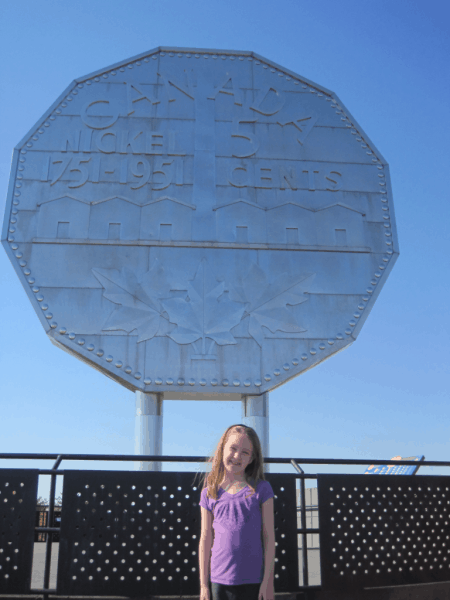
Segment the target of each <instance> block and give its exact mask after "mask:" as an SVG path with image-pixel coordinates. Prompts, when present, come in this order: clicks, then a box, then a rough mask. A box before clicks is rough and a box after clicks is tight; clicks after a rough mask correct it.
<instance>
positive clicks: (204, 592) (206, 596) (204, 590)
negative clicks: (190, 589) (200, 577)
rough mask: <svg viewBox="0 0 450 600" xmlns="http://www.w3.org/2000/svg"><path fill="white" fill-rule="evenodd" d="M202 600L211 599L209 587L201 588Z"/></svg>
mask: <svg viewBox="0 0 450 600" xmlns="http://www.w3.org/2000/svg"><path fill="white" fill-rule="evenodd" d="M200 600H211V594H210V592H209V587H208V586H206V587H203V586H202V587H201V588H200Z"/></svg>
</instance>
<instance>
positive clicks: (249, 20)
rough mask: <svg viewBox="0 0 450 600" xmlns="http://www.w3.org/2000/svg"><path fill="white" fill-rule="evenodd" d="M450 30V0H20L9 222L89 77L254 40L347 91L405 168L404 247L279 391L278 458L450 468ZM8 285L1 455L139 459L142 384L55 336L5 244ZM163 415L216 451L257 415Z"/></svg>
mask: <svg viewBox="0 0 450 600" xmlns="http://www.w3.org/2000/svg"><path fill="white" fill-rule="evenodd" d="M449 24H450V4H449V3H448V2H447V1H446V0H443V1H438V0H431V1H429V0H428V1H424V0H422V1H417V0H395V1H392V0H378V1H377V2H369V1H366V2H362V1H361V0H341V1H340V2H335V1H332V0H307V1H306V0H296V1H294V0H284V1H283V2H273V0H271V1H269V0H258V1H256V0H245V1H242V0H240V1H236V0H226V1H217V0H193V1H191V2H186V0H172V1H171V2H168V1H165V0H162V1H159V2H154V1H153V0H128V2H123V1H121V2H119V1H118V0H94V1H93V0H90V1H87V0H77V1H76V2H60V1H56V0H41V1H40V2H35V0H21V2H2V3H1V7H0V56H1V61H2V62H1V66H0V68H1V72H0V82H1V92H0V93H1V97H0V120H1V121H0V131H1V144H0V209H1V210H0V213H1V215H2V220H3V214H4V205H5V199H6V192H7V186H8V181H9V171H10V162H11V154H12V150H13V148H14V146H15V145H16V144H17V143H18V142H19V141H20V140H21V139H22V137H23V136H24V135H25V134H26V133H27V132H28V131H29V129H30V128H31V127H33V125H34V124H35V122H36V121H37V120H38V119H39V118H40V117H41V116H42V114H43V113H44V112H45V111H46V110H47V108H49V107H50V105H51V104H52V103H53V102H54V101H55V100H56V98H57V97H58V96H59V95H60V94H61V92H62V91H63V90H64V89H65V88H66V87H67V86H68V85H69V83H70V82H71V81H72V80H73V79H75V78H77V77H81V76H83V75H86V74H88V73H91V72H92V71H95V70H97V69H100V68H103V67H107V66H108V65H111V64H113V63H115V62H118V61H121V60H124V59H126V58H128V57H132V56H134V55H136V54H139V53H142V52H145V51H146V50H150V49H152V48H155V47H157V46H180V47H192V48H216V49H236V50H252V51H254V52H257V53H258V54H260V55H262V56H264V57H266V58H269V59H271V60H273V61H274V62H276V63H278V64H280V65H282V66H284V67H286V68H288V69H290V70H292V71H294V72H296V73H298V74H300V75H302V76H304V77H306V78H308V79H310V80H312V81H313V82H316V83H318V84H320V85H322V86H324V87H325V88H328V89H330V90H332V91H334V92H335V93H336V94H337V95H338V97H339V98H340V99H341V100H342V102H343V103H344V105H345V106H346V107H347V108H348V110H349V111H350V113H351V114H352V115H353V117H354V118H355V119H356V120H357V122H358V123H360V125H361V126H362V128H363V129H364V131H365V133H366V134H367V135H368V136H369V138H370V139H371V140H372V141H373V143H374V144H375V146H376V147H377V148H378V149H379V151H380V152H381V153H382V154H383V156H384V157H385V158H386V160H387V161H388V163H389V165H390V172H391V181H392V187H393V194H394V207H395V215H396V221H397V230H398V236H399V244H400V257H399V258H398V260H397V263H396V265H395V266H394V269H393V271H392V273H391V274H390V277H389V279H388V280H387V282H386V284H385V286H384V288H383V290H382V292H381V294H380V296H379V298H378V300H377V302H376V304H375V306H374V308H373V310H372V312H371V314H370V316H369V318H368V320H367V321H366V323H365V325H364V327H363V329H362V331H361V333H360V335H359V337H358V339H357V340H356V342H355V343H354V344H353V345H352V346H351V347H349V348H347V349H346V350H345V351H344V352H341V353H340V354H338V355H336V356H334V357H332V358H331V360H329V361H326V362H325V363H322V364H321V365H319V366H318V367H316V368H315V369H313V370H311V371H308V372H307V373H306V374H304V375H303V376H300V377H298V378H296V379H294V380H292V381H291V382H289V383H288V384H286V385H284V386H283V387H281V388H279V389H278V390H276V391H275V392H273V393H272V394H271V395H270V401H269V402H270V455H271V456H276V457H286V458H300V457H303V458H308V457H310V458H313V457H317V458H319V457H321V458H362V459H367V463H368V464H370V461H371V460H372V459H385V458H386V459H387V458H391V457H393V456H395V455H402V456H411V455H417V454H424V455H425V457H426V459H427V460H448V459H449V457H450V440H449V423H450V402H449V388H450V366H449V365H450V353H449V341H448V339H449V333H450V332H449V321H450V318H449V312H450V311H449V289H450V286H449V276H450V269H449V266H450V265H449V262H450V261H449V256H450V234H449V222H450V208H449V206H450V197H449V195H450V194H449V190H450V185H449V164H450V156H449V143H448V138H449V134H450V118H449V115H450V109H449V97H450V90H449V82H450V73H449V63H450V61H449V58H450V31H449V29H450V25H449ZM0 278H1V279H0V286H1V294H0V303H1V305H0V314H1V322H2V326H1V361H0V370H1V377H0V390H1V391H0V398H1V410H0V452H36V453H37V452H54V453H61V452H67V453H91V454H95V453H98V454H109V453H111V454H132V453H133V452H134V412H135V399H134V395H133V393H131V392H130V391H128V390H126V389H124V388H121V387H120V386H119V385H118V384H117V383H115V382H113V381H112V380H110V379H108V378H107V377H105V376H104V375H102V374H100V373H98V372H97V371H95V370H93V369H91V368H90V367H88V366H86V365H85V364H83V363H82V362H80V361H78V360H76V359H75V358H73V357H71V356H69V355H68V354H66V353H65V352H63V351H61V350H59V349H57V348H56V347H55V346H53V345H52V344H51V343H50V341H49V340H48V339H47V337H46V335H45V333H44V330H43V328H42V327H41V325H40V323H39V320H38V318H37V316H36V314H35V312H34V310H33V308H32V306H31V304H30V302H29V300H28V298H27V296H26V294H25V291H24V290H23V288H22V286H21V284H20V282H19V279H18V277H17V276H16V274H15V272H14V270H13V268H12V266H11V264H10V262H9V259H8V258H7V256H6V253H5V252H4V250H3V249H2V250H1V251H0ZM163 414H164V427H163V454H168V455H200V456H206V455H209V453H210V452H211V451H212V450H213V448H214V447H215V445H216V444H217V442H218V440H219V438H220V436H221V434H222V433H223V431H224V430H225V429H226V428H227V427H228V426H229V425H231V424H232V423H240V422H241V420H242V419H241V404H240V402H235V403H226V402H223V403H222V402H214V401H211V402H183V401H166V402H165V403H164V407H163ZM1 466H3V467H8V466H9V467H17V468H19V467H22V468H25V467H27V468H28V467H31V468H37V467H42V468H48V467H49V466H50V463H49V462H48V461H46V462H44V461H40V462H37V461H1ZM62 468H89V469H109V468H114V469H132V468H133V463H119V462H114V463H109V464H108V463H100V462H96V463H82V462H78V463H77V462H73V463H67V462H63V463H62ZM197 468H198V465H197V464H195V463H183V464H177V463H164V464H163V470H164V471H172V470H181V471H195V470H196V469H197ZM305 470H306V471H307V472H312V473H314V472H316V473H317V472H319V471H321V472H336V471H338V469H336V468H335V469H333V468H332V467H324V468H322V469H319V468H316V467H314V466H311V467H306V468H305ZM340 470H341V472H342V471H343V469H340ZM271 471H272V472H275V471H278V472H290V473H291V472H293V469H292V467H290V466H283V467H278V466H271ZM363 471H364V467H362V466H361V467H353V468H351V467H349V468H347V472H350V473H362V472H363ZM420 472H421V473H422V474H427V473H429V474H438V473H442V474H445V473H446V474H448V473H449V469H446V470H443V469H438V468H423V469H421V471H420ZM61 481H62V478H58V485H57V494H58V493H59V492H60V491H61ZM41 483H42V484H41V485H40V487H39V494H40V495H41V496H45V497H48V490H49V480H48V478H45V479H44V478H41Z"/></svg>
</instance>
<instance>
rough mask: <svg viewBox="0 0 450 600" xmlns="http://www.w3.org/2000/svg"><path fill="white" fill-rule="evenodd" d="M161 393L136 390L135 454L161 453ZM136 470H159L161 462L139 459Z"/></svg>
mask: <svg viewBox="0 0 450 600" xmlns="http://www.w3.org/2000/svg"><path fill="white" fill-rule="evenodd" d="M162 407H163V394H147V393H145V392H136V421H135V438H134V453H135V454H149V455H152V454H153V455H161V454H162V433H163V429H162V428H163V411H162ZM135 469H136V471H161V470H162V469H161V463H160V462H153V461H140V462H136V463H135Z"/></svg>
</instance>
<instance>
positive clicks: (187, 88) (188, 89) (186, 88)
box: [158, 73, 195, 102]
mask: <svg viewBox="0 0 450 600" xmlns="http://www.w3.org/2000/svg"><path fill="white" fill-rule="evenodd" d="M158 76H159V77H161V79H162V80H163V82H164V86H165V88H166V91H167V97H168V99H169V102H174V101H175V100H176V98H171V96H170V92H171V89H170V86H171V85H172V86H173V87H174V88H177V90H179V91H180V92H183V94H186V96H187V97H188V98H191V99H192V100H195V98H194V94H193V92H192V89H191V86H190V84H189V82H188V84H187V85H182V84H180V83H178V82H176V81H174V79H173V78H170V79H169V77H167V75H165V74H163V73H158Z"/></svg>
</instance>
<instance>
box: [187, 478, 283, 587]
mask: <svg viewBox="0 0 450 600" xmlns="http://www.w3.org/2000/svg"><path fill="white" fill-rule="evenodd" d="M251 493H252V490H251V489H250V488H249V487H248V485H247V486H245V488H244V489H242V490H240V491H239V492H237V494H229V493H228V492H225V491H224V490H223V489H222V488H220V487H219V490H218V496H217V500H213V499H212V498H207V497H206V494H207V488H205V489H203V490H202V493H201V495H200V503H199V504H200V506H203V508H206V510H209V511H210V512H212V513H213V519H214V520H213V528H214V544H213V547H212V552H211V581H212V582H213V583H222V584H223V585H242V584H244V583H261V582H262V580H263V578H264V548H263V532H262V513H261V506H262V505H263V504H264V502H265V501H266V500H269V498H273V497H274V493H273V490H272V486H271V485H270V483H269V482H268V481H265V480H263V479H260V480H259V481H258V485H257V486H256V491H255V493H254V494H253V495H252V496H250V494H251ZM246 496H250V497H249V498H246Z"/></svg>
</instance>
